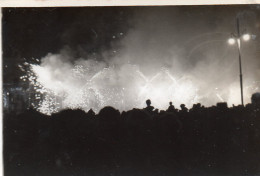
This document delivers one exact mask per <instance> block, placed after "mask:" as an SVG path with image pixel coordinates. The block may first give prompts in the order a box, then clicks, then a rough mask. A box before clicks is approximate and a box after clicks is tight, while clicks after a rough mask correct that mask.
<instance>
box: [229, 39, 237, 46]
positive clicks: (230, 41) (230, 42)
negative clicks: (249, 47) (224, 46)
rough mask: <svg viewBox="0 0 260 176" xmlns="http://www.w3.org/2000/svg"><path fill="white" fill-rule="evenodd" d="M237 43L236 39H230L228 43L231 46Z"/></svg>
mask: <svg viewBox="0 0 260 176" xmlns="http://www.w3.org/2000/svg"><path fill="white" fill-rule="evenodd" d="M235 42H236V40H235V39H234V38H230V39H228V43H229V44H230V45H233V44H234V43H235Z"/></svg>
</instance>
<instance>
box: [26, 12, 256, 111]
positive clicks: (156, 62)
mask: <svg viewBox="0 0 260 176" xmlns="http://www.w3.org/2000/svg"><path fill="white" fill-rule="evenodd" d="M207 13H211V12H210V11H209V12H207ZM212 13H213V12H212ZM203 14H204V13H203ZM218 14H220V12H219V13H218ZM194 15H195V16H194V17H191V16H192V15H191V16H190V15H187V14H185V13H183V12H181V11H178V10H175V11H173V10H164V9H163V8H158V9H154V10H152V11H150V10H149V9H147V10H140V11H137V12H136V16H135V17H134V18H133V19H132V20H130V21H132V22H131V23H132V24H131V25H130V26H132V27H131V28H129V29H128V30H127V31H124V32H123V33H122V32H121V31H118V33H117V34H106V36H109V35H111V41H110V42H111V43H110V46H111V48H110V49H107V50H105V51H103V50H102V49H100V48H103V44H102V45H100V48H95V51H98V53H95V54H96V55H98V57H97V58H98V59H95V58H93V53H94V51H93V53H92V51H88V50H87V49H86V51H85V50H84V45H82V46H79V47H78V48H80V49H78V50H80V51H77V49H75V47H74V49H75V50H76V51H74V50H73V52H75V53H77V54H75V55H77V57H75V56H71V55H70V54H69V53H70V52H69V51H68V52H66V51H67V49H68V48H66V47H64V48H65V52H64V51H61V52H60V53H58V54H48V55H47V56H45V57H43V58H41V60H40V61H39V62H37V63H25V65H22V66H21V69H23V70H24V72H25V75H24V76H22V77H21V79H22V80H24V81H29V82H30V83H31V85H32V86H33V87H34V89H35V94H36V97H35V100H37V101H36V102H34V104H33V106H34V107H35V108H36V109H38V110H39V111H41V112H43V113H46V114H51V113H52V112H57V111H60V110H61V109H66V108H72V109H76V108H80V109H83V110H85V111H88V110H89V109H90V108H92V109H93V110H94V111H96V112H98V111H99V110H100V109H101V108H103V107H104V106H107V105H109V106H114V107H115V108H117V109H119V110H121V111H122V110H129V109H132V108H143V107H145V100H146V99H148V98H149V99H151V101H152V105H153V106H154V107H155V108H158V109H166V108H167V107H168V103H169V101H172V102H173V104H174V105H175V106H176V107H179V105H180V104H182V103H184V104H186V106H187V107H192V104H194V103H198V102H199V103H201V104H202V105H205V106H212V105H216V103H217V102H223V101H224V102H227V103H228V105H229V106H232V104H235V105H238V104H240V102H241V100H240V87H239V71H238V55H237V48H236V47H234V46H229V45H228V44H227V39H228V37H229V36H230V32H232V30H233V26H234V25H233V24H230V23H231V22H233V21H234V19H235V16H230V17H228V18H226V16H225V15H224V17H223V15H222V18H220V19H219V20H217V21H216V19H215V17H216V16H218V15H216V14H215V12H214V15H211V16H210V15H209V16H207V15H201V14H200V13H195V14H194ZM214 21H216V24H212V22H214ZM246 21H247V20H246ZM247 28H248V29H250V26H249V25H247ZM251 28H252V26H251ZM67 32H68V33H66V34H68V35H70V30H68V31H67ZM104 32H105V31H104ZM75 35H76V34H75ZM93 35H94V36H95V39H96V40H97V41H98V40H99V38H98V37H99V33H98V32H94V33H93ZM71 36H74V35H72V34H71ZM76 36H77V35H76ZM86 43H87V41H86ZM79 45H80V44H79ZM87 46H91V43H87ZM98 47H99V46H98ZM105 48H106V47H105ZM258 51H259V48H258V45H257V44H255V43H254V42H247V43H243V46H242V63H243V73H244V102H245V104H246V103H249V102H250V98H251V95H252V93H254V92H258V91H259V87H260V83H259V82H258V81H259V80H260V71H259V64H260V60H259V59H257V57H256V56H257V52H258Z"/></svg>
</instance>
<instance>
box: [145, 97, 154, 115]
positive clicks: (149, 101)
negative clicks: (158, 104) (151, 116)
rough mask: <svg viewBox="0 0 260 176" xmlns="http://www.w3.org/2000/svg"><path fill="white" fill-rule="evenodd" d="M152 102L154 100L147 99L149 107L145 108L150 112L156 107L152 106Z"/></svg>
mask: <svg viewBox="0 0 260 176" xmlns="http://www.w3.org/2000/svg"><path fill="white" fill-rule="evenodd" d="M151 104H152V102H151V100H150V99H148V100H146V105H147V107H146V108H145V110H147V111H148V112H152V111H153V109H154V107H153V106H151Z"/></svg>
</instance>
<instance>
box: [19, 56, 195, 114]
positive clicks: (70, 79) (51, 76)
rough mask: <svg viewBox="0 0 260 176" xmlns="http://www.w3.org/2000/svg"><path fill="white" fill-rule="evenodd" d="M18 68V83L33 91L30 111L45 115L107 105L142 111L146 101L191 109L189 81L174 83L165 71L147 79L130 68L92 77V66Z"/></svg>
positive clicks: (101, 71)
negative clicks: (26, 85) (23, 72)
mask: <svg viewBox="0 0 260 176" xmlns="http://www.w3.org/2000/svg"><path fill="white" fill-rule="evenodd" d="M56 62H58V61H56ZM97 64H98V63H97ZM20 67H21V69H23V70H25V73H26V75H24V76H21V79H22V80H26V81H29V82H30V83H31V85H32V86H33V89H34V90H35V98H34V99H35V100H37V101H36V102H33V105H34V107H35V108H36V109H37V110H38V111H40V112H42V113H45V114H48V115H50V114H52V113H54V112H58V111H60V110H62V109H66V108H71V109H77V108H79V109H82V110H85V111H88V110H89V109H90V108H92V109H93V110H94V111H96V112H98V111H99V110H100V109H101V108H103V107H104V106H108V105H109V106H114V107H115V108H118V109H119V110H129V109H132V108H134V107H137V108H143V107H144V106H145V105H144V101H145V100H146V99H148V98H150V99H151V100H152V102H153V105H154V106H155V107H156V108H160V109H166V108H167V107H168V103H169V101H174V104H176V106H177V105H178V104H181V103H186V105H187V106H191V105H192V103H194V100H195V97H196V91H195V89H193V88H194V85H193V84H192V82H191V81H190V82H187V81H186V82H185V83H184V82H181V81H180V82H178V81H176V79H175V78H174V76H173V75H171V73H170V72H169V71H168V70H167V69H165V68H162V69H161V70H160V71H159V72H157V73H156V74H155V75H154V76H152V77H147V76H146V75H144V74H143V73H142V72H141V71H140V70H139V68H138V67H137V66H136V65H131V64H126V65H124V66H122V68H120V69H115V68H113V67H108V68H102V69H99V70H98V71H96V72H95V73H94V74H93V73H92V74H91V72H90V70H91V69H93V65H92V67H91V65H85V66H83V65H75V66H74V67H72V68H70V69H67V70H66V71H65V70H64V71H62V70H59V69H63V67H61V68H59V67H58V68H59V69H57V68H51V66H50V65H35V64H29V63H25V64H24V65H23V66H20ZM92 71H93V70H92ZM126 87H127V88H126ZM134 95H137V97H134Z"/></svg>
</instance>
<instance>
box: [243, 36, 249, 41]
mask: <svg viewBox="0 0 260 176" xmlns="http://www.w3.org/2000/svg"><path fill="white" fill-rule="evenodd" d="M250 38H251V36H250V35H249V34H244V35H243V40H245V41H248V40H250Z"/></svg>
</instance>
